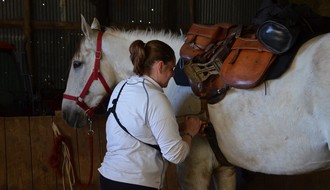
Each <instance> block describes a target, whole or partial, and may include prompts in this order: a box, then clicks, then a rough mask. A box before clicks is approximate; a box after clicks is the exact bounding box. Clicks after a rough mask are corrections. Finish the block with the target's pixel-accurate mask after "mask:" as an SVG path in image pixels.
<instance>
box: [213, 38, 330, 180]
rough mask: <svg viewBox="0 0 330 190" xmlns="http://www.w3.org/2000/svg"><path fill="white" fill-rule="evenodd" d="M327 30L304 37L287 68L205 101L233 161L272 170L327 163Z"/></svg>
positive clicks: (329, 67) (329, 80)
mask: <svg viewBox="0 0 330 190" xmlns="http://www.w3.org/2000/svg"><path fill="white" fill-rule="evenodd" d="M328 52H330V34H325V35H322V36H319V37H316V38H314V39H311V40H310V41H308V42H306V43H305V44H304V45H303V46H302V47H301V48H300V50H299V51H298V53H297V55H296V57H295V59H294V61H293V62H292V65H291V67H290V68H289V70H288V71H287V72H286V73H285V74H284V75H283V76H282V77H281V78H279V79H277V80H272V81H268V82H267V85H266V83H265V84H262V85H260V86H258V87H256V88H254V89H250V90H240V89H232V90H230V91H229V92H228V94H227V95H226V97H225V98H224V100H222V101H221V102H219V103H217V104H215V105H209V111H210V118H211V121H212V123H213V125H214V126H215V128H216V131H217V135H218V141H219V145H220V147H221V149H222V151H223V152H224V154H225V155H226V156H227V158H228V160H229V161H231V162H232V163H233V164H235V165H238V166H241V167H243V168H246V169H249V170H252V171H259V172H264V173H273V174H297V173H304V172H309V171H313V170H316V169H320V168H325V167H329V166H330V151H329V147H328V143H329V142H330V138H329V137H330V127H329V123H330V101H329V97H330V89H329V88H330V85H329V84H330V75H328V74H327V73H328V72H329V71H330V54H329V53H328Z"/></svg>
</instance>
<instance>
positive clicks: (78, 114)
mask: <svg viewBox="0 0 330 190" xmlns="http://www.w3.org/2000/svg"><path fill="white" fill-rule="evenodd" d="M62 116H63V119H64V120H65V122H66V123H67V124H68V125H69V126H70V127H74V128H81V127H84V126H86V125H87V124H88V120H87V115H86V113H85V112H84V111H83V110H82V109H80V108H77V105H76V104H75V103H73V102H70V101H68V100H65V99H63V101H62Z"/></svg>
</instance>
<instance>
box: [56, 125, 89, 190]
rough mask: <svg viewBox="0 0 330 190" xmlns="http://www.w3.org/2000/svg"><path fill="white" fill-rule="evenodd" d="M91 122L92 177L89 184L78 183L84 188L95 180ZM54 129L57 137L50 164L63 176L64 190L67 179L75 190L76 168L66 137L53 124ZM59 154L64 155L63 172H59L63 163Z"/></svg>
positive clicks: (71, 189) (71, 188)
mask: <svg viewBox="0 0 330 190" xmlns="http://www.w3.org/2000/svg"><path fill="white" fill-rule="evenodd" d="M88 121H89V131H88V137H89V138H88V139H89V147H90V175H89V179H88V183H87V184H82V183H81V182H80V181H79V182H78V185H79V186H80V187H82V188H87V187H88V186H89V185H90V184H91V183H92V179H93V135H94V130H93V129H92V127H93V125H92V120H91V119H88ZM52 129H53V132H54V135H55V144H54V147H53V153H52V155H51V157H50V164H51V166H52V167H53V168H55V169H56V173H57V175H58V176H62V183H63V190H65V181H66V180H65V179H66V177H67V182H68V184H69V186H70V190H73V186H74V184H75V183H76V177H75V176H76V173H75V170H74V167H73V165H72V162H71V156H70V149H69V148H68V146H67V145H66V143H65V141H64V137H63V136H62V135H61V133H60V131H59V129H58V127H57V125H56V124H55V123H54V122H53V123H52ZM59 154H62V155H63V160H62V166H61V168H62V170H61V172H60V171H59V164H60V163H59V162H60V161H61V158H59Z"/></svg>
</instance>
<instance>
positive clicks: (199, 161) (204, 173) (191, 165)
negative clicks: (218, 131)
mask: <svg viewBox="0 0 330 190" xmlns="http://www.w3.org/2000/svg"><path fill="white" fill-rule="evenodd" d="M215 161H216V160H215V159H214V154H213V152H212V149H211V147H210V146H209V143H208V141H207V139H206V138H205V137H197V136H196V138H194V139H193V142H192V146H191V150H190V153H189V155H188V157H187V158H186V160H185V161H184V162H183V163H180V164H178V165H177V174H178V178H179V183H180V186H181V190H207V189H208V188H209V185H210V180H211V178H212V171H213V167H214V165H215V163H214V162H215Z"/></svg>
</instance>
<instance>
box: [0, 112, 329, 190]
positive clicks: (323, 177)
mask: <svg viewBox="0 0 330 190" xmlns="http://www.w3.org/2000/svg"><path fill="white" fill-rule="evenodd" d="M53 122H55V124H56V125H57V126H58V127H59V130H60V132H61V134H62V135H63V136H64V137H65V139H66V140H68V142H67V145H68V146H69V147H70V148H71V157H72V159H73V164H74V168H75V170H76V172H77V177H78V179H77V180H76V181H77V182H78V181H80V180H81V182H82V184H86V183H87V181H88V177H89V174H90V169H89V168H90V166H91V165H90V151H89V140H88V135H87V133H88V130H89V129H88V127H85V128H81V129H73V128H71V127H69V126H67V125H66V124H65V123H64V121H63V119H62V116H61V115H60V114H59V113H57V114H56V115H55V116H40V117H39V116H38V117H6V118H4V117H0V171H1V172H0V189H1V190H45V189H47V190H63V189H64V188H63V184H62V180H63V178H62V177H60V176H57V175H56V174H55V170H54V169H53V168H52V167H51V165H50V156H51V153H52V149H53V147H54V133H53V130H52V127H51V126H52V123H53ZM93 130H94V131H95V133H94V135H93V141H94V142H93V160H94V162H93V179H92V184H91V185H90V186H89V187H88V188H84V187H82V186H79V185H75V186H74V190H78V189H92V190H97V189H99V173H98V171H97V168H98V167H99V165H100V162H101V160H102V158H103V156H104V153H105V144H106V142H105V118H104V117H101V116H98V117H96V119H95V120H94V122H93ZM249 174H250V175H248V176H244V179H245V180H246V182H247V183H241V184H242V185H244V186H241V188H240V190H293V189H299V190H311V189H313V190H330V181H329V176H330V171H323V172H317V173H314V174H306V175H299V176H276V175H266V174H260V173H249ZM65 179H67V178H65ZM77 184H78V183H77ZM65 187H66V188H65V189H70V187H69V185H68V183H67V182H66V183H65ZM178 189H179V185H178V180H177V176H176V173H175V166H174V165H170V167H169V169H168V171H167V175H166V183H165V187H164V188H163V190H178Z"/></svg>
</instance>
